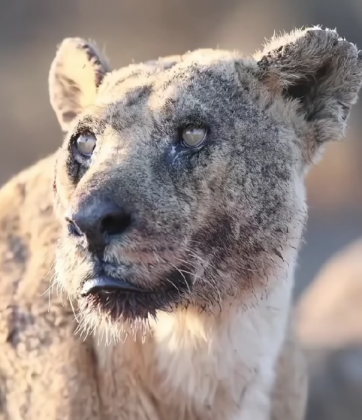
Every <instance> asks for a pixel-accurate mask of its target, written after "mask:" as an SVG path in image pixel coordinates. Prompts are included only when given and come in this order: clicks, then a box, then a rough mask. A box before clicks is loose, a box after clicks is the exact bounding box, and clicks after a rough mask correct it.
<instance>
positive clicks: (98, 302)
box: [80, 269, 192, 321]
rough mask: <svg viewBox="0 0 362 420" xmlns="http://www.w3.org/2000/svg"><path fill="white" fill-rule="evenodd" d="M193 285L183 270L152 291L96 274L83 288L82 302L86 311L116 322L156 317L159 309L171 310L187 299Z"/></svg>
mask: <svg viewBox="0 0 362 420" xmlns="http://www.w3.org/2000/svg"><path fill="white" fill-rule="evenodd" d="M191 284H192V282H191V278H190V275H188V274H187V273H185V274H184V273H183V272H182V271H181V269H180V270H175V271H173V272H171V273H168V275H167V276H165V278H164V279H163V280H162V281H161V283H159V284H158V286H156V285H154V288H152V289H151V288H142V287H138V286H135V285H133V284H131V283H128V282H127V281H126V280H124V279H120V278H115V277H112V276H109V275H107V274H104V273H102V274H99V273H94V274H93V276H92V277H90V278H89V279H87V280H85V282H84V283H83V285H82V286H81V289H80V295H81V298H82V299H81V300H80V303H81V306H82V307H83V310H84V311H89V310H90V311H96V313H97V315H98V316H99V315H100V314H103V315H105V316H107V317H109V319H111V320H113V321H117V320H120V319H122V320H123V321H124V320H129V321H133V320H135V319H140V318H141V319H145V318H147V317H148V316H150V315H151V316H155V315H156V311H158V310H164V311H168V310H170V309H171V307H172V306H173V305H177V304H178V303H179V302H180V301H181V300H185V299H187V291H188V290H189V288H190V287H191Z"/></svg>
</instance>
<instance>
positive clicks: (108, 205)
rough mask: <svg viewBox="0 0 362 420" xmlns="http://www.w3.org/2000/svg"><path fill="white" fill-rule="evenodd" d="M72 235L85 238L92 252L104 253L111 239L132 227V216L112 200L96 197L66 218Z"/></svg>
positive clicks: (82, 204)
mask: <svg viewBox="0 0 362 420" xmlns="http://www.w3.org/2000/svg"><path fill="white" fill-rule="evenodd" d="M66 221H67V223H68V228H69V232H70V234H72V235H74V236H85V237H86V238H87V242H88V246H89V248H90V250H92V251H94V252H97V253H102V252H103V251H104V248H105V247H106V246H107V245H108V244H109V242H110V241H111V239H114V238H116V237H119V236H120V235H122V234H123V233H124V232H125V231H126V230H127V229H128V228H129V227H130V226H131V214H130V212H129V211H127V210H126V209H125V208H124V207H122V206H119V205H118V204H117V203H116V202H115V201H114V200H113V199H112V198H109V197H107V198H105V197H101V198H99V197H94V198H93V199H90V200H89V199H88V200H86V201H85V202H83V203H81V204H80V205H78V207H77V209H76V211H70V213H69V214H68V215H67V216H66Z"/></svg>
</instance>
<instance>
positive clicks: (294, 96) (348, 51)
mask: <svg viewBox="0 0 362 420" xmlns="http://www.w3.org/2000/svg"><path fill="white" fill-rule="evenodd" d="M254 57H255V58H256V59H257V62H258V68H259V77H260V79H261V80H262V82H263V83H264V84H265V85H266V86H267V87H268V88H269V89H270V90H272V91H274V92H275V93H280V94H282V95H283V96H284V97H285V98H286V99H289V100H296V101H298V102H299V104H300V106H299V110H300V113H301V115H302V116H303V117H304V119H305V120H306V122H308V123H313V124H314V125H313V127H312V130H313V132H314V133H315V134H314V136H315V141H316V142H317V143H318V144H321V143H324V142H325V141H328V140H338V139H340V138H341V137H343V134H344V129H345V123H346V120H347V118H348V116H349V113H350V109H351V106H352V105H353V104H354V103H355V102H356V101H357V95H358V92H359V89H360V86H361V82H362V54H361V52H360V51H358V50H357V48H356V46H355V45H354V44H351V43H350V42H347V41H346V40H345V39H342V38H340V37H339V36H338V34H337V32H336V31H335V30H329V29H326V30H323V29H321V28H320V27H313V28H308V29H305V30H297V31H293V32H292V33H290V34H285V35H283V36H275V37H273V38H272V40H271V41H270V42H269V43H268V44H267V45H266V46H265V47H264V50H263V51H262V52H258V53H257V54H255V56H254Z"/></svg>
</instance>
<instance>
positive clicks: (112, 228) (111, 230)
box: [101, 213, 131, 235]
mask: <svg viewBox="0 0 362 420" xmlns="http://www.w3.org/2000/svg"><path fill="white" fill-rule="evenodd" d="M130 226H131V215H130V214H129V213H124V214H119V215H118V214H109V215H107V216H105V217H104V218H103V219H102V222H101V229H102V231H103V232H104V233H106V234H107V235H119V234H121V233H124V232H125V230H127V229H128V228H129V227H130Z"/></svg>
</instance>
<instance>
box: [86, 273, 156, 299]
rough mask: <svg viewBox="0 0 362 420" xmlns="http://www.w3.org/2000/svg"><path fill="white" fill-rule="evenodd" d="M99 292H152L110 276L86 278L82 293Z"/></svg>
mask: <svg viewBox="0 0 362 420" xmlns="http://www.w3.org/2000/svg"><path fill="white" fill-rule="evenodd" d="M97 292H106V293H111V292H129V293H132V292H133V293H151V292H150V291H148V290H142V289H139V288H138V287H136V286H133V285H132V284H130V283H127V282H126V281H124V280H118V279H114V278H112V277H109V276H100V277H96V278H93V279H89V280H86V281H85V283H84V284H83V287H82V291H81V295H82V296H88V295H91V294H93V293H97Z"/></svg>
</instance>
